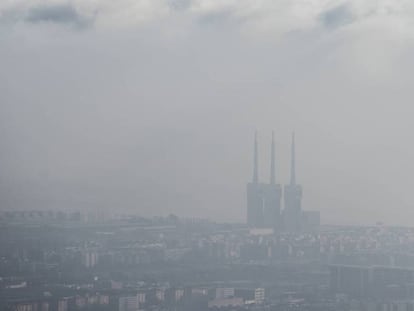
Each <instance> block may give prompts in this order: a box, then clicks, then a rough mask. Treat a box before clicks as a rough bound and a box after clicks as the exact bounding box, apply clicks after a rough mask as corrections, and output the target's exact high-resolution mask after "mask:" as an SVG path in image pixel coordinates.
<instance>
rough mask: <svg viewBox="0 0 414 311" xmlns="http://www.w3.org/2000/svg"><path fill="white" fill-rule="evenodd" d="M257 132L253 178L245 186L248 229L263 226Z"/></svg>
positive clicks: (255, 136)
mask: <svg viewBox="0 0 414 311" xmlns="http://www.w3.org/2000/svg"><path fill="white" fill-rule="evenodd" d="M258 149H259V148H258V141H257V132H256V133H255V135H254V154H253V158H254V159H253V178H252V181H251V182H249V183H248V184H247V224H248V225H249V226H250V227H262V226H263V196H262V189H261V188H262V187H261V185H260V184H259V151H258Z"/></svg>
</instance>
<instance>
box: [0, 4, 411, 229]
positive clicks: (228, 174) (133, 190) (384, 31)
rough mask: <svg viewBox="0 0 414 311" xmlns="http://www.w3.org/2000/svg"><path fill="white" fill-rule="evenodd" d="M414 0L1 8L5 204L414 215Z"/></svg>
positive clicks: (223, 214) (402, 218)
mask: <svg viewBox="0 0 414 311" xmlns="http://www.w3.org/2000/svg"><path fill="white" fill-rule="evenodd" d="M413 55H414V1H412V0H354V1H352V0H351V1H333V0H277V1H275V0H116V1H114V0H73V1H70V0H67V1H64V0H63V1H62V0H1V1H0V142H1V147H0V208H1V209H11V208H20V209H23V208H24V209H30V208H73V209H77V208H81V209H85V208H90V209H100V208H105V209H112V210H114V211H115V210H116V211H122V210H134V211H136V212H138V213H141V214H150V215H156V214H167V213H176V214H178V215H188V216H197V217H208V218H213V219H221V220H229V221H242V220H244V219H245V210H246V203H245V196H246V194H245V184H246V182H247V181H248V180H250V179H251V176H252V158H253V154H252V147H253V135H254V130H255V129H257V130H258V131H259V140H260V178H261V179H262V180H263V181H267V180H268V179H269V172H268V169H269V163H268V162H269V152H270V137H271V131H272V130H274V131H275V136H276V141H277V179H278V181H279V182H280V183H286V182H287V181H288V175H289V172H288V169H289V151H290V149H289V143H290V142H289V140H290V133H291V132H292V131H293V130H294V131H295V132H296V140H297V148H296V149H297V180H298V182H300V183H301V184H302V185H303V189H304V196H303V208H304V209H319V210H321V212H322V220H323V222H324V223H375V222H376V221H384V222H385V223H394V224H395V223H400V224H406V225H414V196H413V195H412V193H413V192H414V141H413V139H412V137H413V136H414V122H413V119H414V107H413V98H414V96H413V94H414V82H413V72H414V59H413Z"/></svg>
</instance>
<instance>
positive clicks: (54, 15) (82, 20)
mask: <svg viewBox="0 0 414 311" xmlns="http://www.w3.org/2000/svg"><path fill="white" fill-rule="evenodd" d="M25 21H26V22H29V23H34V24H35V23H43V22H49V23H56V24H64V25H71V26H75V27H79V28H85V27H88V26H90V25H91V23H92V20H91V19H90V18H88V17H86V16H83V15H81V14H80V13H79V12H78V11H77V10H76V9H75V8H74V7H73V6H71V5H67V4H56V5H44V6H38V7H34V8H31V9H30V10H29V12H28V14H27V16H26V18H25Z"/></svg>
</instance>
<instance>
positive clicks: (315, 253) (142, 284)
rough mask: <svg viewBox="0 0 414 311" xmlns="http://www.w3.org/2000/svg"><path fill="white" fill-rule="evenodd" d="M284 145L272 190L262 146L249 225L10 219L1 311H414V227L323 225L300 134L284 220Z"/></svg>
mask: <svg viewBox="0 0 414 311" xmlns="http://www.w3.org/2000/svg"><path fill="white" fill-rule="evenodd" d="M273 136H274V135H272V142H271V148H270V150H271V164H270V182H269V183H268V184H265V183H259V178H258V140H257V134H256V136H255V141H254V151H253V158H254V163H253V179H252V181H251V182H249V183H248V184H247V200H246V223H217V222H212V221H209V220H204V219H197V218H179V217H177V216H175V215H173V214H171V215H168V216H161V217H154V218H148V217H142V216H139V215H133V214H113V215H105V214H104V213H99V212H82V211H70V212H69V211H52V210H49V211H46V210H29V211H23V210H21V211H3V212H2V213H1V214H0V230H1V233H0V245H1V247H0V252H1V253H0V275H1V278H0V309H1V310H19V311H54V310H56V311H75V310H76V311H77V310H79V311H80V310H108V311H109V310H111V311H112V310H114V311H138V310H160V311H161V310H206V311H207V310H223V311H227V310H229V311H230V310H256V311H261V310H344V311H350V310H367V311H368V310H373V311H374V310H375V311H376V310H384V311H388V310H389V311H394V310H397V311H400V310H404V311H407V310H414V228H404V227H387V226H384V225H382V224H377V225H375V226H362V227H359V226H329V225H325V224H322V225H321V224H320V219H319V212H317V211H306V212H305V211H302V207H301V197H302V187H301V186H300V184H297V183H296V175H295V174H296V173H295V140H294V135H292V142H291V165H290V181H289V183H288V184H287V185H286V186H284V188H283V189H284V191H283V193H284V208H283V210H281V197H282V195H281V194H282V191H281V189H282V187H281V186H280V185H278V184H276V173H275V171H276V163H275V143H274V137H273ZM241 195H242V194H241ZM307 213H309V215H307Z"/></svg>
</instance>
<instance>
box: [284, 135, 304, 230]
mask: <svg viewBox="0 0 414 311" xmlns="http://www.w3.org/2000/svg"><path fill="white" fill-rule="evenodd" d="M291 148H292V149H291V159H290V183H289V184H288V185H285V187H284V202H285V208H284V210H283V222H284V229H285V231H288V232H298V231H301V230H302V204H301V203H302V186H301V185H298V184H296V167H295V165H296V163H295V134H294V133H293V134H292V146H291Z"/></svg>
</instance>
